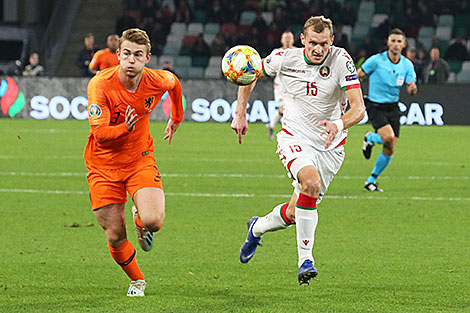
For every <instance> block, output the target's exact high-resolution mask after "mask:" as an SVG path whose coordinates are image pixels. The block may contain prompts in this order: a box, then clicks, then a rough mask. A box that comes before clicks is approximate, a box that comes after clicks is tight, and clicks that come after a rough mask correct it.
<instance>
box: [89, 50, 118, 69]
mask: <svg viewBox="0 0 470 313" xmlns="http://www.w3.org/2000/svg"><path fill="white" fill-rule="evenodd" d="M115 65H119V60H118V57H117V54H116V53H111V51H109V49H107V48H106V49H103V50H99V51H97V52H96V53H95V54H94V55H93V59H92V60H91V62H90V65H89V68H91V69H93V70H97V69H98V68H99V69H100V71H102V70H104V69H106V68H108V67H112V66H115Z"/></svg>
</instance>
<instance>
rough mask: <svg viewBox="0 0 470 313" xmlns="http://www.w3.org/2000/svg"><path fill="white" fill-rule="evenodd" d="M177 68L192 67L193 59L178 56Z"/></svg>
mask: <svg viewBox="0 0 470 313" xmlns="http://www.w3.org/2000/svg"><path fill="white" fill-rule="evenodd" d="M175 66H178V67H181V66H191V57H190V56H182V55H180V56H178V57H176V59H175Z"/></svg>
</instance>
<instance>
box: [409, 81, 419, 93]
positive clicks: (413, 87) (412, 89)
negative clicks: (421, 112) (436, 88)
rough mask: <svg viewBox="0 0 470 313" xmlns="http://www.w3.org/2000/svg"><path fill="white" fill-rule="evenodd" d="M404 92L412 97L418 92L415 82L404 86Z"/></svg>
mask: <svg viewBox="0 0 470 313" xmlns="http://www.w3.org/2000/svg"><path fill="white" fill-rule="evenodd" d="M406 91H408V93H409V94H410V95H412V96H414V95H415V94H416V93H417V92H418V86H416V83H415V82H409V83H408V84H407V85H406Z"/></svg>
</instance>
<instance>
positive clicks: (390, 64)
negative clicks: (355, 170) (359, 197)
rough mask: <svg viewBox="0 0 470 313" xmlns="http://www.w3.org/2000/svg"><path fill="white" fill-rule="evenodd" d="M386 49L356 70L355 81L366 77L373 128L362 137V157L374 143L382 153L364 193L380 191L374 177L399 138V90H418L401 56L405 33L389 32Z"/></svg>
mask: <svg viewBox="0 0 470 313" xmlns="http://www.w3.org/2000/svg"><path fill="white" fill-rule="evenodd" d="M387 46H388V50H387V51H384V52H382V53H377V54H375V55H373V56H371V57H370V58H368V59H367V60H366V61H365V62H364V63H363V64H362V65H361V68H360V69H359V70H358V71H357V75H358V76H359V78H362V77H364V76H366V75H370V77H369V99H366V107H367V114H368V115H369V120H370V121H371V123H372V126H373V127H374V129H375V133H372V132H367V133H366V134H365V137H364V143H363V145H362V152H363V153H364V157H365V158H366V159H369V158H370V155H371V152H372V147H373V146H374V145H375V144H376V143H378V144H383V148H382V153H381V154H380V155H379V156H378V157H377V160H376V161H375V166H374V169H373V170H372V173H371V174H370V176H369V178H368V179H367V181H366V182H365V185H364V189H365V190H368V191H380V192H383V190H382V189H380V188H379V187H378V186H377V178H378V177H379V175H380V174H381V173H382V172H383V170H385V168H386V167H387V166H388V164H389V163H390V160H391V159H392V157H393V152H394V151H395V144H396V143H397V140H398V136H399V135H400V121H399V118H400V112H399V109H398V99H399V96H400V89H401V87H402V86H403V85H404V84H405V85H406V90H407V91H408V93H409V94H410V95H414V94H416V92H417V91H418V88H417V87H416V72H415V71H414V68H413V63H412V62H411V61H410V60H408V59H407V58H406V57H404V56H403V55H401V52H402V50H403V48H405V46H406V37H405V33H404V32H403V31H402V30H400V29H398V28H395V29H393V30H392V31H391V32H390V34H389V35H388V39H387Z"/></svg>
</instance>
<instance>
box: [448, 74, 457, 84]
mask: <svg viewBox="0 0 470 313" xmlns="http://www.w3.org/2000/svg"><path fill="white" fill-rule="evenodd" d="M456 76H457V75H456V74H455V73H454V72H450V73H449V78H447V81H446V83H455V82H456V80H457V78H456Z"/></svg>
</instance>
